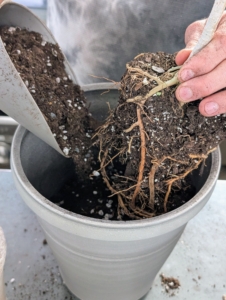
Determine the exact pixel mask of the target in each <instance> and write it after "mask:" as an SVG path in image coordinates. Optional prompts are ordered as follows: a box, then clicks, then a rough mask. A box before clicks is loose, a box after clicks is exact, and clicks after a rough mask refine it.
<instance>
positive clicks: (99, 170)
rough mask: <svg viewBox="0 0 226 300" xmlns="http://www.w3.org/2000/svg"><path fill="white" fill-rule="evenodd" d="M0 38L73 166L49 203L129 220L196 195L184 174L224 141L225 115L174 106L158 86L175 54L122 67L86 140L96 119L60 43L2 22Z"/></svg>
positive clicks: (171, 94) (169, 93)
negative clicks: (116, 87) (117, 85)
mask: <svg viewBox="0 0 226 300" xmlns="http://www.w3.org/2000/svg"><path fill="white" fill-rule="evenodd" d="M0 35H1V38H2V40H3V42H4V44H5V48H6V50H7V52H8V54H9V55H10V57H11V60H12V61H13V63H14V65H15V67H16V69H17V71H18V72H19V73H20V76H21V78H22V79H23V81H24V83H25V85H26V86H27V88H28V90H29V91H30V93H31V94H32V96H33V98H34V99H35V101H36V103H37V105H38V106H39V108H40V110H41V111H42V113H43V114H44V116H45V119H46V121H47V123H48V124H49V126H50V128H51V130H52V132H53V134H54V136H55V138H56V140H57V142H58V143H59V145H60V147H61V149H62V150H63V151H64V153H65V154H66V155H68V156H71V157H72V158H73V160H74V163H75V175H74V178H71V180H70V181H69V182H67V183H66V184H65V185H64V186H63V187H62V189H61V190H60V192H59V193H58V194H57V195H55V196H54V197H53V198H52V199H51V200H52V201H53V202H54V203H57V204H58V205H59V206H61V207H63V208H66V209H68V210H70V211H72V212H76V213H79V214H82V215H85V216H90V217H93V218H101V219H109V220H134V219H140V218H150V217H154V216H157V215H160V214H163V213H166V212H168V211H171V210H172V209H175V208H177V207H179V206H180V205H182V204H183V203H185V202H187V201H188V200H189V199H191V198H192V197H193V196H194V195H195V193H196V190H195V187H194V186H192V184H191V176H192V175H191V172H192V170H194V169H196V168H198V167H200V166H201V165H203V166H204V164H205V159H206V158H207V156H208V155H209V153H211V152H212V151H213V150H214V149H215V148H216V146H217V145H218V144H219V143H220V142H221V141H222V140H224V139H225V136H226V132H225V128H226V116H225V115H219V116H216V117H212V118H205V117H203V116H202V115H200V113H199V110H198V105H199V102H200V101H194V102H192V103H188V104H185V105H183V106H181V105H180V103H179V102H178V100H177V99H176V97H175V86H172V87H168V88H166V89H164V90H158V87H159V86H160V85H161V84H164V82H168V81H169V80H172V78H173V77H174V76H175V72H176V71H175V70H174V69H172V68H173V67H175V66H176V65H175V62H174V55H172V54H166V53H163V52H158V53H145V54H141V55H139V56H137V57H136V58H135V59H134V60H132V61H131V62H130V63H128V64H127V65H126V72H125V74H124V75H123V77H122V80H121V90H120V97H119V102H118V105H117V107H116V109H114V110H112V111H110V113H109V117H108V118H107V119H106V121H105V122H104V124H103V126H101V127H99V129H98V130H97V132H96V134H95V138H94V139H91V137H92V136H93V135H94V131H95V129H96V127H97V123H98V122H97V121H96V120H94V119H93V118H92V117H91V115H90V113H89V109H88V107H87V103H86V99H85V97H84V93H83V91H82V90H81V89H80V87H79V86H78V85H76V84H74V83H73V81H72V80H71V78H70V76H69V75H68V74H67V73H66V71H65V66H64V56H63V54H62V52H61V50H60V48H59V46H58V45H55V44H51V43H48V42H46V41H45V40H43V38H42V36H41V35H40V34H39V33H35V32H29V31H27V30H25V29H20V28H13V27H3V28H1V29H0ZM169 69H170V71H168V70H169ZM153 88H155V90H154V91H155V92H154V93H152V94H150V91H151V90H152V89H153ZM156 88H157V89H156Z"/></svg>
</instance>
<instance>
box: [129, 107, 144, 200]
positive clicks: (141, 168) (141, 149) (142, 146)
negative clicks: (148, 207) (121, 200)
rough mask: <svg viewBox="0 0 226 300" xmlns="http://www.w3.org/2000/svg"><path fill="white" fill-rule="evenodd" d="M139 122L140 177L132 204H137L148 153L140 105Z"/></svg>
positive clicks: (138, 110) (138, 111) (138, 108)
mask: <svg viewBox="0 0 226 300" xmlns="http://www.w3.org/2000/svg"><path fill="white" fill-rule="evenodd" d="M137 122H138V123H139V129H140V140H141V145H140V165H139V172H138V178H137V186H136V189H135V191H134V194H133V197H132V206H135V200H136V197H137V194H138V193H139V192H140V185H141V182H142V180H143V172H144V166H145V155H146V142H145V133H144V125H143V122H142V119H141V109H140V107H137Z"/></svg>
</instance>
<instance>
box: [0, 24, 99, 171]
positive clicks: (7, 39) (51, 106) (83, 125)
mask: <svg viewBox="0 0 226 300" xmlns="http://www.w3.org/2000/svg"><path fill="white" fill-rule="evenodd" d="M0 36H1V38H2V40H3V42H4V43H5V49H6V51H7V52H8V54H9V56H10V58H11V60H12V62H13V64H14V66H15V68H16V69H17V71H18V72H19V73H20V76H21V78H22V80H23V81H24V83H25V85H26V86H27V88H28V90H29V92H30V93H31V95H32V96H33V98H34V100H35V101H36V103H37V105H38V106H39V108H40V110H41V112H42V113H43V115H44V117H45V119H46V121H47V123H48V125H49V127H50V128H51V131H52V132H53V134H54V136H55V138H56V140H57V142H58V144H59V145H60V147H61V149H62V150H63V152H64V153H65V155H68V156H72V157H73V159H74V161H75V164H76V168H77V170H78V171H80V173H81V174H82V173H83V172H87V174H89V172H90V161H91V160H92V155H91V152H89V150H90V146H91V135H92V133H93V130H94V129H93V126H94V124H93V120H92V118H91V117H90V114H89V111H88V108H87V106H86V100H85V97H84V93H83V91H82V90H81V89H80V87H79V86H78V85H76V84H74V83H73V81H72V80H71V78H70V76H69V75H68V74H67V73H66V71H65V66H64V56H63V54H62V52H61V50H60V48H59V46H58V45H57V44H56V45H55V44H51V43H48V42H46V41H45V40H43V38H42V36H41V35H40V34H39V33H36V32H29V31H27V30H26V29H20V28H14V27H2V28H0ZM83 177H84V176H83Z"/></svg>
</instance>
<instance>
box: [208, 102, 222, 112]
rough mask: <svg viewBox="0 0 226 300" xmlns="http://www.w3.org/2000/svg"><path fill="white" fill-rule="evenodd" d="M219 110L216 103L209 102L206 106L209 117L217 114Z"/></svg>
mask: <svg viewBox="0 0 226 300" xmlns="http://www.w3.org/2000/svg"><path fill="white" fill-rule="evenodd" d="M218 109H219V105H218V104H217V103H216V102H208V103H206V104H205V112H206V113H207V114H208V115H212V114H214V113H215V112H217V111H218Z"/></svg>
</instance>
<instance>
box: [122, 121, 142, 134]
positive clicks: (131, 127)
mask: <svg viewBox="0 0 226 300" xmlns="http://www.w3.org/2000/svg"><path fill="white" fill-rule="evenodd" d="M137 126H139V122H138V121H137V122H135V123H133V124H132V125H131V126H130V127H129V128H128V129H125V130H124V132H126V133H128V132H130V131H132V130H133V129H134V128H135V127H137Z"/></svg>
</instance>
